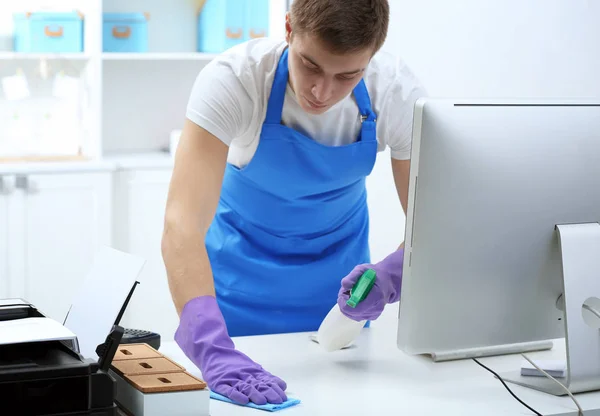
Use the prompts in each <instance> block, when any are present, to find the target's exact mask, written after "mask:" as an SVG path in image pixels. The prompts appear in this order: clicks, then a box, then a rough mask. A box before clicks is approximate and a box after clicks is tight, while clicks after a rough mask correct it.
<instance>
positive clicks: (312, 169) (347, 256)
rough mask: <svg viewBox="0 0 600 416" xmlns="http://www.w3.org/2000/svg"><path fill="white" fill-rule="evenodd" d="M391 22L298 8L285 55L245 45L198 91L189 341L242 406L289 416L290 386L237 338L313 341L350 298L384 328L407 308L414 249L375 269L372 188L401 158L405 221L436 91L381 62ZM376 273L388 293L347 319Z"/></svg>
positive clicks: (191, 184)
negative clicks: (383, 154)
mask: <svg viewBox="0 0 600 416" xmlns="http://www.w3.org/2000/svg"><path fill="white" fill-rule="evenodd" d="M388 21H389V5H388V2H387V0H295V1H294V3H293V5H292V8H291V10H290V13H289V14H288V15H287V16H286V22H285V25H286V40H285V41H276V40H272V39H257V40H252V41H250V42H248V43H245V44H243V45H240V46H237V47H235V48H233V49H232V50H230V51H228V52H226V53H225V54H223V55H222V56H219V57H218V58H216V59H215V60H214V61H212V62H211V63H210V64H209V65H207V66H206V68H204V69H203V70H202V71H201V73H200V74H199V76H198V78H197V80H196V83H195V85H194V87H193V90H192V93H191V97H190V100H189V104H188V109H187V119H186V123H185V126H184V129H183V134H182V137H181V140H180V144H179V147H178V150H177V154H176V159H175V168H174V171H173V177H172V181H171V186H170V190H169V197H168V203H167V209H166V218H165V228H164V236H163V244H162V251H163V258H164V261H165V265H166V269H167V274H168V276H169V287H170V291H171V294H172V297H173V301H174V303H175V306H176V309H177V312H178V313H179V315H180V325H179V327H178V329H177V332H176V335H175V339H176V341H177V343H178V344H179V346H180V347H181V348H182V350H183V351H184V352H185V353H186V355H187V356H188V357H189V358H190V359H191V360H192V362H194V363H195V364H196V365H197V366H198V367H199V368H200V370H201V371H202V375H203V378H204V379H205V380H206V382H207V383H208V385H209V387H210V388H211V389H212V390H213V391H215V392H217V393H220V394H222V395H224V396H226V397H228V398H230V399H231V400H233V401H235V402H238V403H241V404H246V403H248V402H249V401H252V402H254V403H256V404H265V403H267V402H269V403H281V402H282V401H284V400H286V395H285V390H286V383H285V382H284V381H283V380H281V379H280V378H278V377H276V376H274V375H272V374H271V373H269V372H267V371H266V370H265V369H263V368H262V367H261V366H260V365H259V364H257V363H255V362H254V361H252V360H251V359H250V358H249V357H247V356H246V355H244V354H243V353H241V352H239V351H237V350H236V349H235V346H234V344H233V342H232V341H231V338H230V336H238V335H252V334H267V333H282V332H299V331H314V330H316V329H317V328H318V327H319V324H320V323H321V321H322V320H323V318H324V317H325V315H326V314H327V312H328V311H329V309H330V308H331V307H332V306H333V304H334V303H335V301H336V299H337V301H338V303H339V304H340V306H341V307H342V312H343V313H344V314H346V315H347V316H349V317H351V318H352V319H355V320H363V319H368V320H374V319H377V318H378V317H379V315H380V314H381V312H382V311H383V308H384V306H385V305H386V304H387V303H392V302H396V301H398V299H399V296H400V295H399V289H400V278H401V274H402V261H403V254H404V253H403V250H402V249H400V250H398V251H396V252H395V253H392V254H390V255H389V256H388V257H387V258H386V259H384V260H383V261H382V262H380V263H379V264H376V265H369V264H368V263H369V261H370V257H369V246H368V230H369V218H368V209H367V204H366V191H365V178H366V176H367V175H368V174H369V173H370V172H371V170H372V168H373V165H374V163H375V159H376V154H377V152H378V151H381V150H384V149H385V148H386V146H389V147H390V148H391V155H392V166H393V173H394V179H395V184H396V188H397V191H398V195H399V198H400V201H401V203H402V207H403V209H404V210H405V212H406V204H407V193H408V192H407V188H408V173H409V160H408V159H409V155H410V139H411V127H412V110H413V105H414V102H415V100H416V99H417V98H418V97H420V96H422V95H424V92H423V90H422V88H421V87H420V85H419V83H418V81H417V80H416V79H415V77H414V76H413V75H412V74H411V72H410V70H409V69H408V68H407V67H406V66H405V65H404V64H403V63H402V62H399V61H398V60H394V59H392V58H390V57H388V56H387V55H384V54H379V53H378V54H377V56H374V55H375V53H376V52H378V51H379V49H380V48H381V46H382V44H383V42H384V40H385V37H386V34H387V28H388ZM369 266H370V267H373V268H374V269H375V270H376V272H377V283H376V285H375V287H374V289H373V290H372V291H371V292H370V294H369V296H368V297H367V298H366V299H365V300H364V301H363V302H362V303H361V304H359V305H358V307H357V308H355V309H352V308H349V307H347V306H346V305H345V300H347V299H348V293H349V290H350V288H351V287H352V285H353V284H354V283H355V282H356V280H357V279H358V277H359V276H360V274H361V273H362V271H364V270H365V269H366V268H367V267H369ZM344 276H345V277H344ZM342 278H343V280H342ZM340 282H341V283H340Z"/></svg>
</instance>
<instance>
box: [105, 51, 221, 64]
mask: <svg viewBox="0 0 600 416" xmlns="http://www.w3.org/2000/svg"><path fill="white" fill-rule="evenodd" d="M216 56H217V55H216V54H210V53H197V52H147V53H118V52H112V53H110V52H107V53H103V54H102V59H103V60H105V61H201V62H210V61H211V60H213V59H214V58H215V57H216Z"/></svg>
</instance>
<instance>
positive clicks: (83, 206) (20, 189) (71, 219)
mask: <svg viewBox="0 0 600 416" xmlns="http://www.w3.org/2000/svg"><path fill="white" fill-rule="evenodd" d="M0 201H1V202H0V213H2V212H3V211H2V210H3V209H4V211H5V212H6V216H0V231H1V230H2V227H3V226H4V227H5V228H6V229H7V232H6V233H1V232H0V249H1V248H2V244H4V245H6V246H7V249H6V250H3V253H6V254H7V255H8V261H7V263H6V264H8V267H7V268H6V267H2V266H1V265H0V270H2V271H3V272H6V273H7V275H8V279H6V281H7V283H8V284H7V285H5V287H6V286H8V287H7V288H6V290H7V292H8V293H5V294H6V295H8V296H10V297H22V298H24V299H26V300H27V301H29V302H31V303H33V304H34V305H36V306H37V307H38V308H40V310H41V311H42V312H44V313H45V314H46V315H48V316H50V317H52V318H54V319H57V320H58V321H60V322H62V321H63V320H64V318H65V316H66V314H67V312H68V309H69V306H70V305H71V303H72V302H73V299H74V296H75V295H76V293H77V291H78V289H79V288H80V285H81V283H82V282H83V279H84V278H85V276H86V274H87V272H88V270H89V268H90V266H91V264H92V260H93V257H94V255H95V253H96V251H97V250H98V249H99V248H100V247H101V246H105V245H111V237H112V236H111V203H112V173H111V172H84V173H82V172H78V173H60V174H59V173H47V174H18V175H14V188H13V189H12V190H10V191H9V192H6V193H5V195H3V196H2V198H0ZM4 219H6V220H7V222H8V227H6V222H5V221H4ZM1 259H3V258H2V253H0V260H1ZM6 269H7V270H8V271H6Z"/></svg>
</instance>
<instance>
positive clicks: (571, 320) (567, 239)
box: [500, 223, 600, 396]
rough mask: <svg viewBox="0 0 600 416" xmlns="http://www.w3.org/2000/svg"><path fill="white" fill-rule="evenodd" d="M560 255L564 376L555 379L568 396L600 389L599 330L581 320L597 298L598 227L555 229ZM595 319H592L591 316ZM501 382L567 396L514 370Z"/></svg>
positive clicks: (599, 287)
mask: <svg viewBox="0 0 600 416" xmlns="http://www.w3.org/2000/svg"><path fill="white" fill-rule="evenodd" d="M556 229H557V232H558V240H559V245H560V251H561V255H562V269H563V285H564V286H563V296H562V300H563V301H564V313H565V316H564V318H565V319H564V322H565V345H566V352H567V355H566V360H567V372H566V377H564V378H557V380H558V381H560V382H561V383H562V384H564V385H565V387H567V388H568V389H569V390H570V391H571V393H581V392H587V391H595V390H600V330H599V328H598V327H597V326H596V327H593V326H591V325H588V323H586V322H585V320H584V313H585V314H591V312H588V310H584V304H585V305H587V306H589V303H587V302H586V301H588V300H589V299H590V298H592V297H596V298H600V224H598V223H590V224H565V225H557V226H556ZM594 318H595V317H594ZM500 377H502V379H503V380H505V381H509V382H511V383H515V384H518V385H521V386H524V387H530V388H532V389H535V390H539V391H543V392H546V393H550V394H553V395H556V396H563V395H566V394H567V393H566V392H565V391H564V389H562V388H561V387H560V386H559V385H558V384H557V383H555V382H554V381H552V380H550V379H549V378H547V377H538V376H521V372H520V370H519V371H513V372H510V373H504V374H500Z"/></svg>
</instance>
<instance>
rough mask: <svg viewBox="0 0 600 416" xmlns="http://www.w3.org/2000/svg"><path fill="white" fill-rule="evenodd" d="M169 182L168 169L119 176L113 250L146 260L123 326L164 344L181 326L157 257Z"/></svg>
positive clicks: (117, 177)
mask: <svg viewBox="0 0 600 416" xmlns="http://www.w3.org/2000/svg"><path fill="white" fill-rule="evenodd" d="M170 180H171V169H170V168H160V169H136V170H123V171H120V172H117V173H116V179H115V212H114V215H113V216H114V247H115V248H116V249H118V250H122V251H125V252H127V253H131V254H135V255H139V256H141V257H143V258H144V259H145V260H146V264H145V266H144V268H143V269H142V272H141V273H140V276H139V279H138V280H139V282H140V284H139V285H138V286H137V287H136V289H135V292H134V294H133V297H132V298H131V302H130V303H129V305H128V307H127V310H126V312H125V314H124V315H123V319H122V321H121V326H124V327H128V328H137V329H146V330H151V331H154V332H157V333H159V334H160V335H161V338H162V339H164V340H165V341H166V340H172V339H173V334H174V333H175V330H176V329H177V325H178V323H179V318H178V316H177V312H176V310H175V306H174V305H173V301H172V299H171V294H170V291H169V285H168V281H167V274H166V270H165V266H164V263H163V260H162V254H161V239H162V232H163V222H164V212H165V205H166V202H167V194H168V190H169V182H170Z"/></svg>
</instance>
